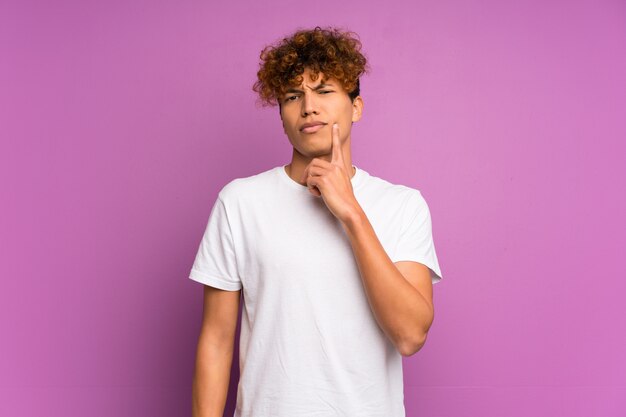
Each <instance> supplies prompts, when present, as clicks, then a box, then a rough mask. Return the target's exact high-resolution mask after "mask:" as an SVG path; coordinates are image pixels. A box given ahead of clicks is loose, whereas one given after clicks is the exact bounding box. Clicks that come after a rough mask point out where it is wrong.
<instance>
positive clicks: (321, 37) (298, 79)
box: [252, 26, 369, 107]
mask: <svg viewBox="0 0 626 417" xmlns="http://www.w3.org/2000/svg"><path fill="white" fill-rule="evenodd" d="M360 50H361V42H360V40H359V37H358V35H357V34H356V33H354V32H351V31H342V30H341V29H337V28H327V29H322V28H321V27H319V26H316V27H315V28H314V29H311V30H305V29H300V30H297V31H296V32H295V33H294V34H292V35H291V36H290V37H288V38H284V39H282V41H280V42H279V43H278V44H276V45H268V46H266V47H265V48H264V49H263V51H261V55H260V58H261V63H260V64H259V66H260V69H259V71H258V72H257V77H258V80H257V81H256V82H255V83H254V86H253V87H252V89H253V90H254V91H255V92H256V93H258V95H259V98H260V100H261V104H262V105H263V106H264V107H265V106H268V105H270V106H275V105H276V104H278V105H279V106H281V103H280V98H281V97H282V96H283V95H284V94H285V93H286V91H287V89H289V88H290V87H293V86H297V85H300V84H301V83H302V80H303V76H302V74H303V73H304V70H305V68H308V69H309V70H310V71H311V78H312V79H313V80H316V79H317V77H318V75H319V73H320V72H322V73H323V74H324V77H325V79H328V78H335V79H337V80H338V81H339V82H340V83H341V84H342V86H343V88H344V89H345V90H346V91H347V92H348V95H349V96H350V100H352V101H354V99H355V98H356V97H357V96H358V95H359V94H360V82H359V77H360V76H361V75H362V74H364V73H366V72H369V66H368V63H367V59H366V57H365V56H364V54H363V53H361V51H360ZM281 107H282V106H281Z"/></svg>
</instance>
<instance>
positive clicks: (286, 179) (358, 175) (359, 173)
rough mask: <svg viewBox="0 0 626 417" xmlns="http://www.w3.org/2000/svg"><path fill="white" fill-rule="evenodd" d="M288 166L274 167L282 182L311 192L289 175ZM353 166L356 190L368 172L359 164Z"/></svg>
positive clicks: (301, 190) (303, 191)
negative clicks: (286, 168)
mask: <svg viewBox="0 0 626 417" xmlns="http://www.w3.org/2000/svg"><path fill="white" fill-rule="evenodd" d="M286 166H287V165H280V166H277V167H276V168H274V170H275V171H276V173H277V174H278V176H279V177H280V178H282V182H283V183H285V184H287V185H288V186H289V187H291V188H293V189H294V190H298V191H300V192H302V193H307V194H310V193H309V189H308V187H307V186H306V185H302V184H300V183H298V182H296V181H294V180H293V179H292V178H291V177H290V176H289V174H287V171H286V170H285V167H286ZM352 166H353V167H354V169H355V173H354V175H353V176H352V178H350V182H352V189H353V190H356V189H357V188H359V187H360V186H361V185H362V184H363V182H364V180H365V177H366V175H367V173H366V172H365V171H364V170H362V169H361V168H359V167H358V166H356V165H354V164H352Z"/></svg>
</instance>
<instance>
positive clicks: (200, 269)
mask: <svg viewBox="0 0 626 417" xmlns="http://www.w3.org/2000/svg"><path fill="white" fill-rule="evenodd" d="M189 278H191V279H192V280H194V281H197V282H200V283H202V284H205V285H209V286H211V287H215V288H219V289H222V290H228V291H236V290H240V289H241V288H242V283H241V279H240V278H239V275H238V273H237V262H236V257H235V245H234V242H233V236H232V232H231V228H230V224H229V221H228V216H227V213H226V207H225V205H224V202H223V201H222V198H221V197H220V196H218V198H217V199H216V201H215V204H214V205H213V208H212V209H211V213H210V214H209V221H208V224H207V226H206V229H205V231H204V235H203V236H202V240H201V241H200V247H199V249H198V252H197V254H196V258H195V260H194V263H193V266H192V268H191V272H190V274H189Z"/></svg>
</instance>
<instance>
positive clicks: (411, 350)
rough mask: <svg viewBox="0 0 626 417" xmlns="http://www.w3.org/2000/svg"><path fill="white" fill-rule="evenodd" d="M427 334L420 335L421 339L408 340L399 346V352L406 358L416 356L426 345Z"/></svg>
mask: <svg viewBox="0 0 626 417" xmlns="http://www.w3.org/2000/svg"><path fill="white" fill-rule="evenodd" d="M426 335H427V333H423V334H420V335H419V337H417V338H413V339H411V340H407V341H405V342H403V343H400V344H398V346H397V350H398V352H400V354H401V355H402V356H404V357H409V356H412V355H415V354H416V353H417V352H419V350H420V349H421V348H422V347H423V346H424V344H425V343H426Z"/></svg>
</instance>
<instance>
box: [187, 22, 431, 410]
mask: <svg viewBox="0 0 626 417" xmlns="http://www.w3.org/2000/svg"><path fill="white" fill-rule="evenodd" d="M349 35H350V33H349V32H348V33H342V32H340V31H338V30H322V29H320V28H319V27H316V28H315V29H313V30H310V31H298V32H296V33H295V34H294V35H293V36H291V37H290V38H286V39H284V40H283V43H282V44H281V45H279V46H277V47H275V48H272V49H270V50H269V52H268V50H267V49H266V50H265V51H264V53H263V54H262V55H261V57H262V58H263V59H264V63H263V65H262V68H261V70H260V71H259V73H258V76H259V81H258V82H257V83H256V84H255V87H254V88H255V91H258V92H259V93H260V95H261V97H262V98H263V99H265V100H266V101H267V102H270V103H274V102H277V103H278V104H279V106H280V116H281V119H282V123H283V128H284V131H285V134H286V135H287V137H288V139H289V141H290V143H291V145H292V146H293V154H292V159H291V162H290V163H289V164H287V165H284V166H283V165H280V166H277V167H274V168H272V169H270V170H267V171H264V172H261V173H259V174H256V175H253V176H251V177H246V178H237V179H234V180H232V181H231V182H229V183H228V184H226V185H225V186H224V187H223V188H222V189H221V190H220V192H219V195H218V198H217V201H216V202H215V205H214V206H213V208H212V211H211V214H210V216H209V221H208V225H207V227H206V230H205V233H204V236H203V238H202V241H201V243H200V248H199V250H198V253H197V255H196V259H195V261H194V264H193V267H192V269H191V273H190V278H191V279H193V280H195V281H198V282H201V283H203V284H205V287H204V291H205V293H204V294H205V299H204V300H205V301H204V303H205V304H204V319H203V325H202V331H201V335H200V340H199V343H198V353H197V365H196V373H195V377H194V389H193V391H194V392H193V407H194V415H195V416H221V415H222V412H223V409H224V405H225V401H226V395H227V389H228V382H229V376H230V373H229V372H230V366H231V361H232V356H233V347H234V338H235V329H236V323H237V314H238V307H239V299H240V293H241V292H242V291H243V301H244V306H243V310H242V312H243V313H242V314H243V315H242V326H241V335H240V356H239V364H240V371H241V376H240V381H239V385H238V389H237V406H236V411H235V417H304V416H350V417H401V416H402V417H403V416H405V410H404V401H403V400H404V396H403V377H402V356H409V355H412V354H414V353H415V352H417V351H418V350H419V349H420V348H421V347H422V346H423V345H424V342H425V340H426V335H427V333H428V330H429V328H430V326H431V324H432V321H433V318H434V309H433V300H432V284H433V283H436V282H439V280H440V279H441V278H442V275H441V270H440V268H439V264H438V260H437V256H436V253H435V247H434V243H433V236H432V229H431V217H430V212H429V209H428V205H427V204H426V201H425V200H424V198H423V197H422V195H421V193H420V192H419V191H418V190H416V189H413V188H410V187H407V186H404V185H397V184H392V183H390V182H387V181H385V180H383V179H380V178H378V177H375V176H373V175H370V174H369V173H368V172H366V171H365V170H363V169H362V168H360V167H357V166H356V165H354V164H353V162H352V158H351V150H350V144H351V136H350V134H351V125H352V123H354V122H357V121H359V120H360V118H361V116H362V111H363V99H362V98H361V96H360V95H359V80H358V77H359V75H361V74H362V73H363V72H364V71H365V67H366V62H365V58H364V57H363V55H362V54H361V53H360V52H359V46H360V43H359V42H358V41H357V40H356V39H354V38H352V37H350V36H349ZM277 81H278V82H277ZM277 85H278V87H276V86H277Z"/></svg>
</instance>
